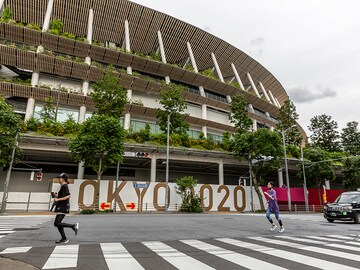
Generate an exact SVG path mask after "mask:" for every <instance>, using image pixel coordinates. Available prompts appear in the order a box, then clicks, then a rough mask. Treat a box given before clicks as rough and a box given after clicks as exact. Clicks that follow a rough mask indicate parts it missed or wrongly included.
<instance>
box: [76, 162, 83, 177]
mask: <svg viewBox="0 0 360 270" xmlns="http://www.w3.org/2000/svg"><path fill="white" fill-rule="evenodd" d="M84 173H85V167H84V162H80V163H79V165H78V173H77V177H76V179H84Z"/></svg>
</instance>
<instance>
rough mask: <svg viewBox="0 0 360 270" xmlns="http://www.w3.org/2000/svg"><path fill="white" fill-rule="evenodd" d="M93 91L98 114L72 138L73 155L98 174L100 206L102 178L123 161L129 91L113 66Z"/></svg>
mask: <svg viewBox="0 0 360 270" xmlns="http://www.w3.org/2000/svg"><path fill="white" fill-rule="evenodd" d="M93 89H94V92H93V94H92V98H93V101H94V103H95V107H96V108H97V112H96V114H94V115H93V116H92V117H90V118H88V119H87V120H86V121H85V122H84V123H83V124H82V125H81V127H80V130H79V132H78V133H77V134H76V135H75V136H74V137H73V138H71V139H70V140H69V149H70V151H71V156H72V158H73V159H74V161H76V162H84V166H85V167H90V168H92V169H93V170H94V171H95V172H96V174H97V190H96V194H97V196H96V197H97V199H96V203H97V207H98V206H99V192H100V181H101V176H102V174H103V172H104V171H105V170H106V169H107V168H109V166H110V165H112V164H115V163H117V162H120V163H121V162H122V161H123V155H124V140H125V131H124V128H123V127H122V125H121V123H120V117H121V116H122V115H123V111H124V106H125V104H126V102H127V99H126V91H125V90H124V89H123V88H122V87H121V86H120V84H119V78H118V76H116V75H115V74H114V69H113V67H109V68H107V69H106V70H104V75H103V77H102V79H101V80H100V81H99V82H97V83H96V84H94V86H93Z"/></svg>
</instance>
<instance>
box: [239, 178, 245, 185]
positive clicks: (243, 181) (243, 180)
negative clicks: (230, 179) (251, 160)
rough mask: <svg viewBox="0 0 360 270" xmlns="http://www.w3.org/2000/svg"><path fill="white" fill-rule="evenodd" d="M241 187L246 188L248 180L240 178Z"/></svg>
mask: <svg viewBox="0 0 360 270" xmlns="http://www.w3.org/2000/svg"><path fill="white" fill-rule="evenodd" d="M239 186H246V179H245V178H239Z"/></svg>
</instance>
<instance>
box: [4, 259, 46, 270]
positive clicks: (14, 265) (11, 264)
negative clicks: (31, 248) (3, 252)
mask: <svg viewBox="0 0 360 270" xmlns="http://www.w3.org/2000/svg"><path fill="white" fill-rule="evenodd" d="M0 269H6V270H19V269H21V270H39V269H40V268H37V267H35V266H33V265H31V264H27V263H24V262H21V261H16V260H12V259H9V258H5V257H2V256H0Z"/></svg>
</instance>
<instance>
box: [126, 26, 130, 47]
mask: <svg viewBox="0 0 360 270" xmlns="http://www.w3.org/2000/svg"><path fill="white" fill-rule="evenodd" d="M125 50H126V51H127V52H130V31H129V21H128V20H125Z"/></svg>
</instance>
